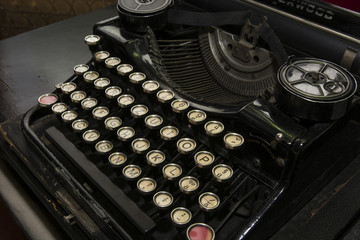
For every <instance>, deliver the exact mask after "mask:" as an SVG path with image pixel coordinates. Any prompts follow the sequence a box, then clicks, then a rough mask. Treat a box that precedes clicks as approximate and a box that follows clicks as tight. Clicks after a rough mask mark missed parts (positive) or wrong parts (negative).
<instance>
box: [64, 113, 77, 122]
mask: <svg viewBox="0 0 360 240" xmlns="http://www.w3.org/2000/svg"><path fill="white" fill-rule="evenodd" d="M77 117H78V114H77V112H75V111H65V112H63V113H62V114H61V118H62V120H63V121H64V122H66V123H70V122H72V121H73V120H75V119H76V118H77Z"/></svg>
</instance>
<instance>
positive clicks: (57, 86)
mask: <svg viewBox="0 0 360 240" xmlns="http://www.w3.org/2000/svg"><path fill="white" fill-rule="evenodd" d="M63 84H64V83H62V82H61V83H56V84H55V85H54V87H55V88H56V90H60V91H61V86H62V85H63Z"/></svg>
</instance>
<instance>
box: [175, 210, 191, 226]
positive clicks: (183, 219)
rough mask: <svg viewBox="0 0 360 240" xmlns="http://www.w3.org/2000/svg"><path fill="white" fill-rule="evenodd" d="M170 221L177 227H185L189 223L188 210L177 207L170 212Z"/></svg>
mask: <svg viewBox="0 0 360 240" xmlns="http://www.w3.org/2000/svg"><path fill="white" fill-rule="evenodd" d="M170 216H171V220H172V221H173V222H174V223H175V224H177V225H180V226H181V225H185V224H187V223H189V222H190V220H191V218H192V214H191V212H190V211H189V209H187V208H184V207H177V208H175V209H174V210H172V211H171V214H170Z"/></svg>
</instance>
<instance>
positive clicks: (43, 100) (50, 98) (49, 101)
mask: <svg viewBox="0 0 360 240" xmlns="http://www.w3.org/2000/svg"><path fill="white" fill-rule="evenodd" d="M57 100H58V96H57V95H56V94H53V93H47V94H43V95H41V96H40V97H39V98H38V103H39V105H40V106H41V107H50V106H51V105H53V104H54V103H55V102H56V101H57Z"/></svg>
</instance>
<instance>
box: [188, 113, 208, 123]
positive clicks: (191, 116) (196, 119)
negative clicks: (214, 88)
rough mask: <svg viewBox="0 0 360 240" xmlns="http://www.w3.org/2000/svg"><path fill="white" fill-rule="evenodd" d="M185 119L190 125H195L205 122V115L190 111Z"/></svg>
mask: <svg viewBox="0 0 360 240" xmlns="http://www.w3.org/2000/svg"><path fill="white" fill-rule="evenodd" d="M187 117H188V120H189V122H190V123H191V124H194V125H197V124H200V123H202V122H204V121H205V119H206V113H205V112H204V111H201V110H191V111H190V112H188V114H187Z"/></svg>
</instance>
